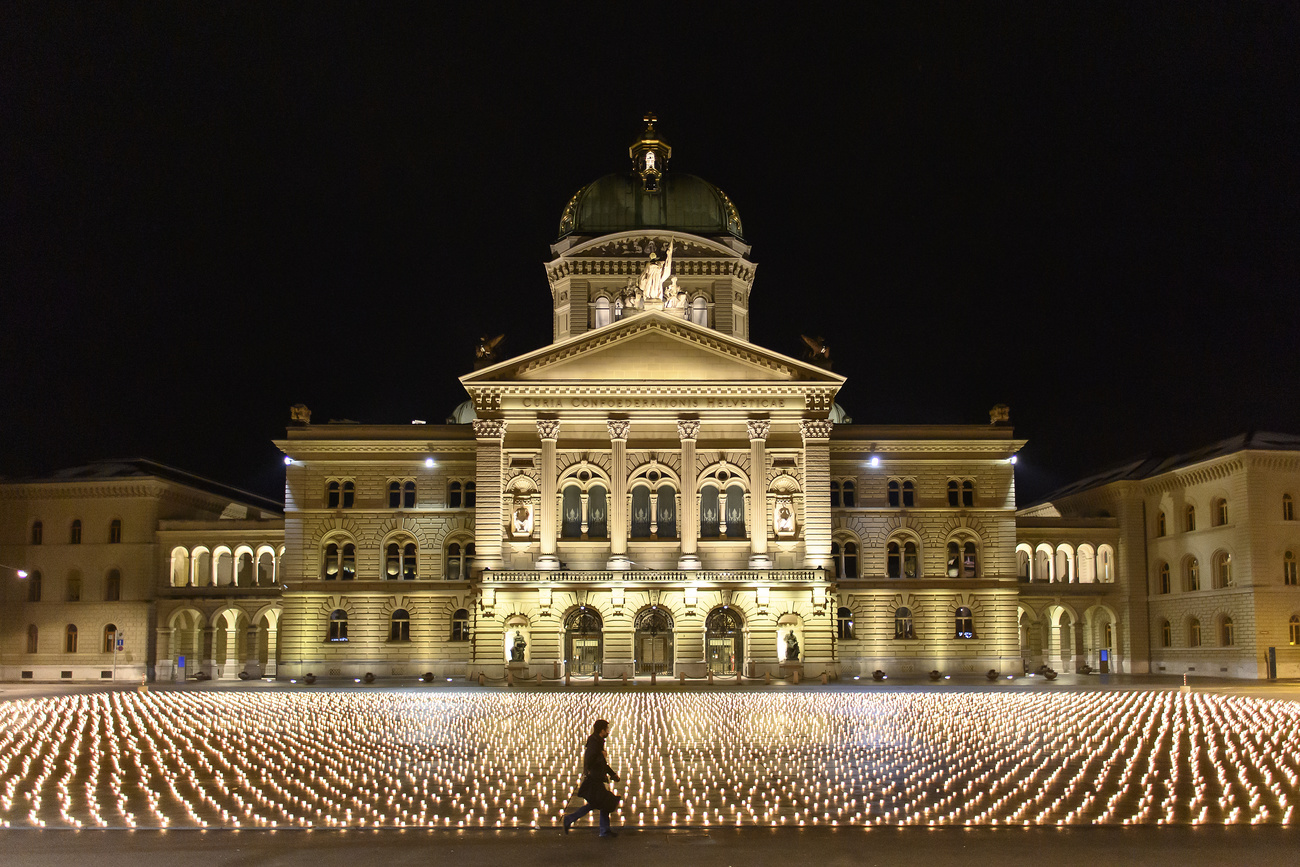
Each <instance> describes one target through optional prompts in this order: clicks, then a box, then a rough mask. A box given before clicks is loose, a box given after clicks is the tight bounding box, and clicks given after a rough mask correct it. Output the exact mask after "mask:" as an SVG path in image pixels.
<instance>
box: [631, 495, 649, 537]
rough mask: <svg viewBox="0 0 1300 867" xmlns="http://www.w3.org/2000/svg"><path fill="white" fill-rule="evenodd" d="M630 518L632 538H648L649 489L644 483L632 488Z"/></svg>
mask: <svg viewBox="0 0 1300 867" xmlns="http://www.w3.org/2000/svg"><path fill="white" fill-rule="evenodd" d="M630 518H631V521H630V523H631V536H632V538H633V539H648V538H650V489H649V488H647V487H646V486H645V485H637V486H636V487H635V488H633V489H632V514H631V515H630Z"/></svg>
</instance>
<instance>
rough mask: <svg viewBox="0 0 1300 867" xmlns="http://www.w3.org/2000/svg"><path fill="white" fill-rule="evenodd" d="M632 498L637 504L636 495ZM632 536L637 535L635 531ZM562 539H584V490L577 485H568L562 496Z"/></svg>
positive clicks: (634, 511)
mask: <svg viewBox="0 0 1300 867" xmlns="http://www.w3.org/2000/svg"><path fill="white" fill-rule="evenodd" d="M632 498H633V502H635V500H636V494H635V493H634V494H633V495H632ZM635 513H636V509H635V508H633V514H635ZM634 526H635V522H634ZM632 535H633V536H635V535H636V531H635V530H633V531H632ZM560 538H561V539H580V538H582V489H581V488H579V487H578V486H577V485H568V486H567V487H565V489H564V491H563V493H562V494H561V495H560Z"/></svg>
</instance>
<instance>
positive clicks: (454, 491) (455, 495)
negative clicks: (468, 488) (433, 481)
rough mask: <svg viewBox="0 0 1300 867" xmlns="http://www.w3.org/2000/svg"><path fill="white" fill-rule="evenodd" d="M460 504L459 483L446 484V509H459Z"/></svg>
mask: <svg viewBox="0 0 1300 867" xmlns="http://www.w3.org/2000/svg"><path fill="white" fill-rule="evenodd" d="M460 503H461V484H460V482H448V483H447V508H448V509H459V508H460Z"/></svg>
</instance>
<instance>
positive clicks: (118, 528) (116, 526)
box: [108, 518, 122, 545]
mask: <svg viewBox="0 0 1300 867" xmlns="http://www.w3.org/2000/svg"><path fill="white" fill-rule="evenodd" d="M121 541H122V522H121V521H120V520H118V519H117V518H114V519H113V520H112V521H111V522H110V523H109V525H108V544H110V545H116V544H117V543H119V542H121Z"/></svg>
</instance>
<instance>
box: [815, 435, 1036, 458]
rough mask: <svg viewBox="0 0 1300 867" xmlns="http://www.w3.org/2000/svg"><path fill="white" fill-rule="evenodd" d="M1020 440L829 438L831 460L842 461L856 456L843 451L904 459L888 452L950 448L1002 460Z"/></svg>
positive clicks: (950, 449) (944, 451)
mask: <svg viewBox="0 0 1300 867" xmlns="http://www.w3.org/2000/svg"><path fill="white" fill-rule="evenodd" d="M1024 442H1025V441H1024V440H1012V441H1008V440H964V439H953V440H890V441H883V440H882V441H879V442H874V443H872V444H871V447H870V448H869V449H867V448H864V447H863V444H862V443H852V444H850V443H845V442H843V441H837V440H836V439H835V438H834V436H832V438H831V460H832V461H845V460H857V458H856V457H849V456H846V455H844V454H843V453H844V452H853V453H855V454H857V453H861V452H864V451H870V452H871V453H872V454H878V455H880V456H881V457H888V459H889V460H907V458H906V457H901V456H897V457H895V456H892V455H893V454H894V453H899V452H904V453H905V452H921V453H924V454H933V453H951V452H978V453H981V454H992V455H996V456H997V457H996V458H995V459H998V460H1004V459H1005V458H1006V457H1007V456H1008V455H1011V454H1013V453H1015V452H1017V451H1019V448H1020V446H1021V445H1023V443H1024Z"/></svg>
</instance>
